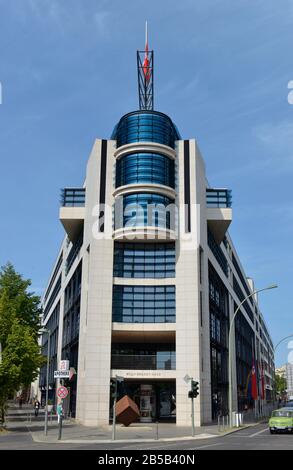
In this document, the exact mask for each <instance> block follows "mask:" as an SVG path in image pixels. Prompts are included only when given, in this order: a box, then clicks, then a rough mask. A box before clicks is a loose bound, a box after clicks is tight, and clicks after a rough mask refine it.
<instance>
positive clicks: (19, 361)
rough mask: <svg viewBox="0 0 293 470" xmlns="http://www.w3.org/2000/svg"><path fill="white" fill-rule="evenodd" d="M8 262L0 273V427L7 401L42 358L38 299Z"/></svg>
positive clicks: (33, 374) (34, 374)
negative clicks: (39, 340) (39, 339)
mask: <svg viewBox="0 0 293 470" xmlns="http://www.w3.org/2000/svg"><path fill="white" fill-rule="evenodd" d="M30 285H31V281H30V280H29V279H27V280H26V279H23V278H22V276H21V275H20V274H19V273H17V272H16V271H15V269H14V267H13V265H12V264H11V263H7V264H6V266H4V267H2V268H1V271H0V424H3V423H4V422H5V411H6V403H7V400H8V398H9V397H10V396H11V395H12V394H14V393H15V392H16V391H17V390H19V388H20V387H27V386H29V385H30V384H31V382H32V381H33V380H35V378H36V377H37V375H38V370H39V368H40V367H41V366H42V365H43V364H44V362H45V358H44V357H43V356H42V354H41V348H40V346H39V344H38V337H39V330H40V328H41V322H40V319H41V308H40V298H39V297H38V296H36V295H34V294H33V293H31V292H28V288H29V286H30Z"/></svg>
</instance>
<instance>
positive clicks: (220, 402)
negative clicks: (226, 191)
mask: <svg viewBox="0 0 293 470" xmlns="http://www.w3.org/2000/svg"><path fill="white" fill-rule="evenodd" d="M209 310H210V342H211V387H212V416H213V419H216V418H217V416H218V415H219V414H223V415H225V414H226V413H227V409H228V325H229V316H228V311H229V310H228V292H227V289H226V287H225V286H224V284H223V282H222V281H221V279H220V278H219V276H218V274H217V273H216V271H215V270H214V268H213V266H212V265H211V264H210V263H209Z"/></svg>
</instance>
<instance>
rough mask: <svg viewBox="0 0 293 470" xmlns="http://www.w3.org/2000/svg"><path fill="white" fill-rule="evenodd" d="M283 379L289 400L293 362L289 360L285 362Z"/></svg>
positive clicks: (292, 397) (292, 383)
mask: <svg viewBox="0 0 293 470" xmlns="http://www.w3.org/2000/svg"><path fill="white" fill-rule="evenodd" d="M285 379H286V382H287V397H288V399H289V400H293V364H292V363H291V362H288V363H287V364H286V373H285Z"/></svg>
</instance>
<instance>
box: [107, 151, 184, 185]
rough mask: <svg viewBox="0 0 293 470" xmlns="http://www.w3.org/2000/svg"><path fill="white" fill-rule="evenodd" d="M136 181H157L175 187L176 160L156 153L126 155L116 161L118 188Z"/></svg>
mask: <svg viewBox="0 0 293 470" xmlns="http://www.w3.org/2000/svg"><path fill="white" fill-rule="evenodd" d="M135 183H154V184H155V183H156V184H162V185H164V186H170V187H171V188H174V186H175V180H174V160H172V159H170V158H169V157H167V156H165V155H161V154H156V153H136V154H129V155H125V156H124V157H122V158H120V159H119V160H118V161H117V163H116V188H117V187H119V186H124V185H126V184H135Z"/></svg>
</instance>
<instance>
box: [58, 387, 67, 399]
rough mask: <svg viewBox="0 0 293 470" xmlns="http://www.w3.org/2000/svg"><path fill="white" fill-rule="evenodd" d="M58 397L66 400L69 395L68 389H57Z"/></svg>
mask: <svg viewBox="0 0 293 470" xmlns="http://www.w3.org/2000/svg"><path fill="white" fill-rule="evenodd" d="M57 395H58V397H59V398H66V397H67V395H68V390H67V388H66V387H63V385H62V386H61V387H59V388H58V389H57Z"/></svg>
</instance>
